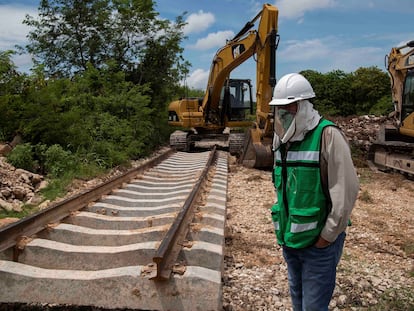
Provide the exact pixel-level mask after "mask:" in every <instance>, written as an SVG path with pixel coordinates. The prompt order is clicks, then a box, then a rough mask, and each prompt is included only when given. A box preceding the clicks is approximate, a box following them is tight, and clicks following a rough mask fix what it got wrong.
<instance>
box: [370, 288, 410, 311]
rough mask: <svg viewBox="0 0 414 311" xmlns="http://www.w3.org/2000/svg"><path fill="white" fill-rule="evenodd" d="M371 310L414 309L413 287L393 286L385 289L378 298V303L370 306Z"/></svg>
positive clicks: (397, 310) (408, 310) (396, 310)
mask: <svg viewBox="0 0 414 311" xmlns="http://www.w3.org/2000/svg"><path fill="white" fill-rule="evenodd" d="M368 310H369V311H413V310H414V292H413V289H412V288H409V287H407V288H399V289H396V288H393V289H390V290H387V291H385V292H384V293H383V294H382V295H381V296H380V297H379V299H378V304H377V305H376V306H372V307H369V308H368Z"/></svg>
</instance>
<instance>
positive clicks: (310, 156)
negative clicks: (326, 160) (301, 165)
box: [276, 150, 319, 161]
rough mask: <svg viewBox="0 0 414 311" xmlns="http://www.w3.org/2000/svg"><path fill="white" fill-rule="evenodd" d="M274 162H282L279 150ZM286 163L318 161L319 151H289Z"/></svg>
mask: <svg viewBox="0 0 414 311" xmlns="http://www.w3.org/2000/svg"><path fill="white" fill-rule="evenodd" d="M276 160H278V161H282V156H281V154H280V151H279V150H278V151H277V152H276ZM286 161H319V151H289V152H288V154H287V158H286Z"/></svg>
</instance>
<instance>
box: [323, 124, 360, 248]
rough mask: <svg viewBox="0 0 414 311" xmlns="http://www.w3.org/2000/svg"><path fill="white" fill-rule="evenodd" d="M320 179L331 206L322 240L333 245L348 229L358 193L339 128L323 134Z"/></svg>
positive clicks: (354, 175) (346, 144) (346, 145)
mask: <svg viewBox="0 0 414 311" xmlns="http://www.w3.org/2000/svg"><path fill="white" fill-rule="evenodd" d="M321 175H322V183H323V185H324V186H325V187H326V189H328V191H329V195H330V198H331V202H332V206H331V211H330V213H329V215H328V218H327V220H326V223H325V226H324V228H323V229H322V232H321V237H322V238H324V239H325V240H327V241H328V242H333V241H335V240H336V238H337V236H338V235H339V234H340V233H341V232H343V231H344V230H345V229H346V227H347V225H348V220H349V219H350V215H351V211H352V209H353V207H354V205H355V201H356V199H357V196H358V192H359V180H358V176H357V174H356V170H355V167H354V164H353V162H352V158H351V151H350V148H349V145H348V143H347V140H346V138H345V136H344V135H343V133H342V131H340V130H339V129H338V128H336V127H332V126H328V127H326V128H325V129H324V132H323V134H322V146H321Z"/></svg>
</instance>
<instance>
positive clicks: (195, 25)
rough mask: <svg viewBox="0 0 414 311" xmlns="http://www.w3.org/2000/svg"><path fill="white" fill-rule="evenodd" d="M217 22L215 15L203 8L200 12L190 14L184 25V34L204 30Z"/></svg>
mask: <svg viewBox="0 0 414 311" xmlns="http://www.w3.org/2000/svg"><path fill="white" fill-rule="evenodd" d="M214 22H215V18H214V15H213V14H211V13H204V12H203V11H202V10H200V11H198V13H193V14H190V15H189V16H188V17H187V19H186V23H187V25H185V27H184V34H186V35H188V34H190V33H197V32H202V31H204V30H206V29H208V27H210V26H211V25H212V24H213V23H214Z"/></svg>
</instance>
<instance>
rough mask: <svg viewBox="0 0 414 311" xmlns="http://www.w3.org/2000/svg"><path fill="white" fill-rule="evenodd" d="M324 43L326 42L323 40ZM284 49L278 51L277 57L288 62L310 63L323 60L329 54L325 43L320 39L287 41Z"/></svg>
mask: <svg viewBox="0 0 414 311" xmlns="http://www.w3.org/2000/svg"><path fill="white" fill-rule="evenodd" d="M325 41H326V40H325ZM284 46H285V47H284V48H283V49H282V50H281V51H280V53H279V55H280V56H279V57H281V58H283V59H284V60H288V61H292V62H294V61H297V62H302V61H310V60H315V59H323V58H325V57H326V56H329V55H327V53H329V49H328V47H327V46H326V43H324V41H323V40H322V39H311V40H304V41H294V40H291V41H287V42H286V43H285V44H284Z"/></svg>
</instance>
